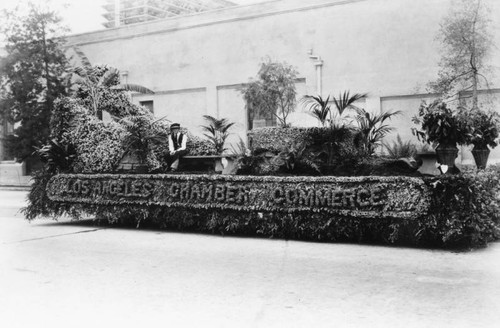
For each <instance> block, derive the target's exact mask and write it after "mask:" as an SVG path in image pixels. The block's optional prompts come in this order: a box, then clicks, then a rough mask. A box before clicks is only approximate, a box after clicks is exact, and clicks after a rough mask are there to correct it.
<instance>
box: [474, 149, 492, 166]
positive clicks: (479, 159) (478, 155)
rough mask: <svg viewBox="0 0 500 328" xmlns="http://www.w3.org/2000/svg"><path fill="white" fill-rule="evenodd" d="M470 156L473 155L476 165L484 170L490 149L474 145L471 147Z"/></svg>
mask: <svg viewBox="0 0 500 328" xmlns="http://www.w3.org/2000/svg"><path fill="white" fill-rule="evenodd" d="M472 156H474V161H475V162H476V167H477V168H478V169H479V170H484V169H485V168H486V164H487V163H488V157H489V156H490V150H489V148H488V146H486V148H482V147H478V146H474V148H472Z"/></svg>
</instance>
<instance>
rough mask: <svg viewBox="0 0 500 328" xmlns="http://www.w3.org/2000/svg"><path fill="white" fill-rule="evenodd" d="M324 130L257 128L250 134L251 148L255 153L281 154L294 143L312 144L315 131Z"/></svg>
mask: <svg viewBox="0 0 500 328" xmlns="http://www.w3.org/2000/svg"><path fill="white" fill-rule="evenodd" d="M320 130H323V129H322V128H297V127H289V128H278V127H265V128H257V129H253V130H251V131H249V132H248V138H249V140H250V147H251V148H252V149H253V150H254V151H257V152H258V151H261V150H266V151H274V152H280V151H281V150H282V149H284V148H287V147H290V146H291V145H292V144H294V143H302V142H305V143H310V142H311V140H310V134H311V133H312V132H313V131H320Z"/></svg>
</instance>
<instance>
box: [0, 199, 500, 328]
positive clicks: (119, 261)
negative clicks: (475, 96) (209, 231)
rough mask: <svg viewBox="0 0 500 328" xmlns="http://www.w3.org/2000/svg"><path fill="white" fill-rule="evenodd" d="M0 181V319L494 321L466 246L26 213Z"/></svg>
mask: <svg viewBox="0 0 500 328" xmlns="http://www.w3.org/2000/svg"><path fill="white" fill-rule="evenodd" d="M25 196H26V192H24V191H6V190H0V224H1V225H0V327H9V328H10V327H23V328H29V327H37V328H44V327H68V328H71V327H132V326H136V327H139V325H140V327H160V326H161V327H439V328H442V327H467V328H470V327H500V244H499V243H496V244H493V245H491V246H490V247H489V248H487V249H485V250H479V251H474V252H467V253H455V252H447V251H433V250H418V249H406V248H390V247H379V246H360V245H346V244H319V243H305V242H296V241H283V240H269V239H251V238H232V237H220V236H210V235H197V234H181V233H171V232H160V231H148V230H135V229H117V228H103V227H99V226H94V225H93V224H92V223H91V222H76V223H75V222H69V221H67V220H62V221H60V222H55V221H53V220H36V221H34V222H33V223H28V222H27V221H25V220H24V219H23V217H22V215H21V214H19V213H18V209H19V207H21V206H23V204H24V201H23V200H24V197H25Z"/></svg>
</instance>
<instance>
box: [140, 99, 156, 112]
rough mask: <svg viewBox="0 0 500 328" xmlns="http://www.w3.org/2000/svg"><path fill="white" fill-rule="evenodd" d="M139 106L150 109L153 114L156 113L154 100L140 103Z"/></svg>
mask: <svg viewBox="0 0 500 328" xmlns="http://www.w3.org/2000/svg"><path fill="white" fill-rule="evenodd" d="M139 104H141V106H144V107H146V108H147V109H149V111H150V112H151V113H154V105H153V101H152V100H147V101H140V102H139Z"/></svg>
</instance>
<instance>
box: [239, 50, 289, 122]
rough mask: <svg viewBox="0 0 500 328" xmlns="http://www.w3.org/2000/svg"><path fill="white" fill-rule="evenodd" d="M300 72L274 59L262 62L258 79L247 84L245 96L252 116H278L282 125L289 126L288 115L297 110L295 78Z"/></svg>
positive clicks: (244, 90) (243, 91) (244, 89)
mask: <svg viewBox="0 0 500 328" xmlns="http://www.w3.org/2000/svg"><path fill="white" fill-rule="evenodd" d="M297 74H298V72H297V71H296V70H295V68H294V67H293V66H291V65H288V64H286V63H279V62H273V61H270V60H268V61H266V62H264V63H262V64H261V66H260V70H259V72H258V74H257V80H256V81H252V82H250V83H249V84H247V85H246V86H245V87H244V88H243V90H242V93H243V97H244V99H245V101H246V103H247V108H248V110H249V112H251V113H252V115H251V117H253V116H254V115H255V114H257V115H261V116H263V117H266V118H271V117H276V118H277V119H278V121H279V123H280V125H281V126H282V127H287V126H289V123H288V122H287V121H286V120H287V118H288V115H289V114H290V113H292V112H293V111H294V110H295V104H296V101H297V100H296V95H297V91H296V90H295V79H296V78H297Z"/></svg>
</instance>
